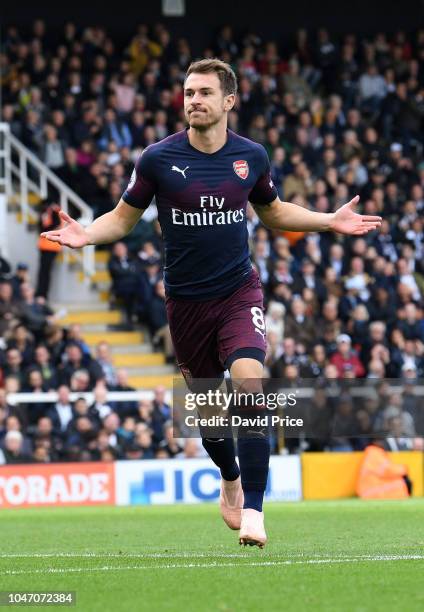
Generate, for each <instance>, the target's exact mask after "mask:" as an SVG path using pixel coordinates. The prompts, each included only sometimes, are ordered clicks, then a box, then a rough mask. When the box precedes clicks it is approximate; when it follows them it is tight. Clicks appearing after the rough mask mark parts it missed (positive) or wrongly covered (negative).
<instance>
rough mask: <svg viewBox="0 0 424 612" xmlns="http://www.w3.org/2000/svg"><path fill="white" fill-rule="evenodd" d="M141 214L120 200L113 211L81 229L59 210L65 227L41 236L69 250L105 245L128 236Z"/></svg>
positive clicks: (138, 210)
mask: <svg viewBox="0 0 424 612" xmlns="http://www.w3.org/2000/svg"><path fill="white" fill-rule="evenodd" d="M143 212H144V211H143V209H140V208H134V206H130V205H129V204H127V203H126V202H124V200H122V199H121V200H119V202H118V204H117V206H116V207H115V208H114V209H113V210H111V211H110V212H108V213H106V214H104V215H102V216H101V217H99V218H98V219H96V220H95V221H94V222H93V223H92V224H91V225H89V226H88V227H83V226H82V225H81V224H80V223H78V222H77V221H75V220H74V219H72V218H71V217H70V216H69V215H68V214H66V213H65V212H64V211H63V210H61V211H60V212H59V215H60V217H61V219H62V221H64V222H65V223H66V225H65V226H64V227H62V228H59V229H55V230H52V231H51V232H43V233H42V234H41V235H42V236H44V237H45V238H48V239H49V240H51V241H52V242H59V244H62V245H63V246H67V247H70V248H71V249H80V248H82V247H85V246H86V245H87V244H107V243H109V242H115V241H116V240H120V239H121V238H123V237H124V236H126V235H127V234H129V232H130V231H131V230H132V228H133V227H134V226H135V224H136V223H137V222H138V220H139V219H140V217H141V215H142V214H143Z"/></svg>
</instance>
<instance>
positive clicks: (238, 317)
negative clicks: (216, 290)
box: [166, 270, 266, 380]
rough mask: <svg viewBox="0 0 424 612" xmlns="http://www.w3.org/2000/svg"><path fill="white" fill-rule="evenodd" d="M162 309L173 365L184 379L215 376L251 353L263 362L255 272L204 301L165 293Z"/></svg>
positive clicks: (259, 292)
mask: <svg viewBox="0 0 424 612" xmlns="http://www.w3.org/2000/svg"><path fill="white" fill-rule="evenodd" d="M166 309H167V313H168V321H169V329H170V332H171V337H172V341H173V344H174V349H175V355H176V358H177V362H178V366H179V368H180V370H181V372H182V374H183V376H184V377H185V378H186V380H187V379H191V378H217V377H220V376H222V374H223V372H224V370H226V369H227V368H229V366H230V365H231V363H232V362H233V361H234V356H237V357H239V356H246V357H248V356H249V357H254V358H256V359H258V360H260V361H262V363H263V361H264V359H265V352H266V335H265V320H264V307H263V292H262V285H261V281H260V279H259V276H258V274H257V272H256V271H255V270H252V274H251V276H250V277H249V280H248V281H247V282H246V283H245V284H244V285H242V286H241V287H239V288H238V289H236V290H235V291H234V292H233V293H231V294H230V295H227V296H225V297H221V298H218V299H215V300H208V301H207V302H195V301H192V300H180V299H173V298H170V297H167V298H166ZM243 349H251V350H250V351H244V350H243Z"/></svg>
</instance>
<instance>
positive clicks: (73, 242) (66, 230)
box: [41, 210, 89, 249]
mask: <svg viewBox="0 0 424 612" xmlns="http://www.w3.org/2000/svg"><path fill="white" fill-rule="evenodd" d="M59 216H60V218H61V219H62V221H64V222H65V223H66V225H65V226H64V227H61V228H58V229H55V230H52V231H50V232H43V233H42V234H41V236H43V238H47V239H48V240H51V241H52V242H58V243H59V244H61V245H63V246H67V247H70V248H71V249H80V248H82V247H85V246H86V245H87V244H89V239H88V235H87V232H86V231H85V229H84V227H83V226H82V225H81V224H80V223H78V221H75V219H72V217H70V216H69V215H68V214H67V213H66V212H64V211H63V210H61V211H60V212H59Z"/></svg>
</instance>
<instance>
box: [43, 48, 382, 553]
mask: <svg viewBox="0 0 424 612" xmlns="http://www.w3.org/2000/svg"><path fill="white" fill-rule="evenodd" d="M236 93H237V80H236V76H235V74H234V72H233V71H232V69H231V67H230V66H229V65H228V64H226V63H224V62H222V61H220V60H218V59H205V60H201V61H197V62H194V63H193V64H191V66H190V67H189V69H188V71H187V75H186V79H185V83H184V112H185V117H186V120H187V123H188V126H189V127H188V129H186V130H183V131H181V132H178V133H176V134H173V135H171V136H169V137H167V138H165V139H164V140H162V141H160V142H158V143H156V144H153V145H150V146H149V147H147V148H146V149H145V150H144V151H143V153H142V154H141V156H140V157H139V159H138V161H137V163H136V165H135V169H134V172H133V174H132V176H131V180H130V182H129V184H128V187H127V189H126V191H125V192H124V194H123V195H122V198H121V200H120V201H119V203H118V204H117V206H116V208H115V209H114V210H112V211H111V212H108V213H106V214H105V215H103V216H102V217H99V218H98V219H96V220H95V221H94V223H92V224H91V225H90V226H89V227H85V228H84V227H83V226H81V225H80V224H78V223H77V222H76V221H75V220H73V219H72V218H71V217H69V215H67V214H66V213H65V212H61V217H62V219H63V221H65V222H66V224H67V225H66V226H65V227H64V228H62V229H60V230H53V231H51V232H46V233H45V234H43V235H45V236H46V237H47V238H49V239H50V240H53V241H54V242H59V243H60V244H62V245H64V246H68V247H71V248H80V247H84V246H85V245H88V244H95V245H97V244H103V243H109V242H115V241H117V240H120V239H121V238H122V237H123V236H125V235H126V234H128V233H129V232H130V231H131V230H132V228H133V227H134V226H135V224H136V223H137V222H138V220H139V219H140V217H141V215H142V214H143V212H144V210H145V209H146V208H147V207H148V206H149V204H150V202H151V200H152V198H153V196H155V198H156V204H157V208H158V215H159V221H160V225H161V228H162V233H163V240H164V246H165V267H164V281H165V288H166V294H167V300H166V305H167V313H168V320H169V325H170V331H171V336H172V340H173V343H174V348H175V354H176V358H177V362H178V365H179V367H180V369H181V372H182V373H183V375H184V377H185V378H186V380H187V381H188V382H189V381H190V380H192V379H196V378H202V379H206V378H207V379H209V378H217V377H220V376H222V373H223V372H224V371H225V370H226V369H228V370H229V371H230V375H231V378H232V379H233V380H260V379H261V378H262V374H263V363H264V358H265V350H266V340H265V323H264V316H263V295H262V288H261V283H260V280H259V278H258V274H257V273H256V271H255V270H254V269H253V268H252V265H251V262H250V259H249V249H248V231H247V224H246V206H247V204H248V202H250V203H251V204H252V206H253V207H254V209H255V211H256V213H257V215H258V216H259V219H260V220H261V221H262V223H263V224H264V225H265V226H267V227H268V228H271V229H277V230H291V231H313V232H323V231H329V230H332V231H335V232H339V233H342V234H352V235H356V236H360V235H363V234H366V233H367V232H369V231H370V230H374V229H376V228H378V227H379V226H380V223H381V218H380V217H377V216H369V215H368V216H364V215H360V214H357V213H355V212H354V207H355V204H356V203H357V202H358V200H359V198H358V196H356V197H355V198H353V200H351V201H350V202H348V203H347V204H345V205H344V206H342V207H341V208H339V209H338V210H337V211H336V212H334V213H318V212H312V211H310V210H307V209H305V208H302V207H299V206H297V205H295V204H292V203H289V202H282V201H280V199H279V198H278V195H277V190H276V188H275V186H274V184H273V182H272V180H271V177H270V164H269V160H268V157H267V154H266V152H265V149H264V148H263V147H262V146H261V145H259V144H257V143H254V142H252V141H250V140H248V139H246V138H242V137H240V136H238V135H237V134H235V133H234V132H232V131H230V130H228V128H227V116H228V112H229V111H230V110H231V109H232V108H233V106H234V103H235V98H236ZM260 434H261V432H258V435H257V436H255V435H253V436H250V437H244V436H239V437H238V459H239V465H237V462H236V452H235V445H234V442H233V439H232V438H215V439H210V438H206V437H205V438H203V440H202V442H203V446H204V447H205V449H206V450H207V452H208V453H209V455H210V457H211V459H212V460H213V461H214V462H215V464H216V465H217V466H218V467H219V468H220V472H221V476H222V481H221V496H220V506H221V513H222V516H223V518H224V520H225V522H226V523H227V525H228V526H229V527H230V528H231V529H237V530H240V534H239V541H240V544H244V545H246V544H250V545H257V546H259V547H263V546H264V545H265V542H266V533H265V528H264V516H263V511H262V502H263V496H264V492H265V487H266V482H267V476H268V464H269V455H270V446H269V441H268V439H267V437H266V436H263V435H260Z"/></svg>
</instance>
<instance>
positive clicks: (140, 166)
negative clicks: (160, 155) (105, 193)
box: [122, 147, 156, 210]
mask: <svg viewBox="0 0 424 612" xmlns="http://www.w3.org/2000/svg"><path fill="white" fill-rule="evenodd" d="M149 148H150V147H147V149H145V150H144V151H143V153H142V154H141V155H140V157H139V158H138V160H137V162H136V164H135V166H134V170H133V173H132V175H131V178H130V182H129V183H128V186H127V188H126V190H125V191H124V193H123V195H122V199H123V200H124V202H126V203H127V204H130V206H134V208H142V209H143V210H144V209H146V208H147V207H148V206H149V204H150V202H151V201H152V199H153V196H154V195H155V191H156V184H155V180H154V174H153V167H152V157H153V155H152V152H151V151H149Z"/></svg>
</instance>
